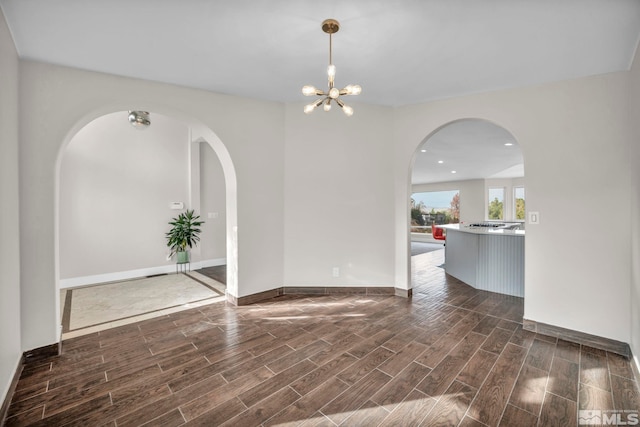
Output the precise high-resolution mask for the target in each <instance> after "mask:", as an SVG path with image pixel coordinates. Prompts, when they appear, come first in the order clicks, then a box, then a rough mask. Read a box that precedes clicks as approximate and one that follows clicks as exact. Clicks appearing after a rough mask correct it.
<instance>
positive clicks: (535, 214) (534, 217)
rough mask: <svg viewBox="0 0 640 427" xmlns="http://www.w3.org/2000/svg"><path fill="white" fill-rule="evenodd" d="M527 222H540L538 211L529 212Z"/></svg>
mask: <svg viewBox="0 0 640 427" xmlns="http://www.w3.org/2000/svg"><path fill="white" fill-rule="evenodd" d="M529 224H540V212H529Z"/></svg>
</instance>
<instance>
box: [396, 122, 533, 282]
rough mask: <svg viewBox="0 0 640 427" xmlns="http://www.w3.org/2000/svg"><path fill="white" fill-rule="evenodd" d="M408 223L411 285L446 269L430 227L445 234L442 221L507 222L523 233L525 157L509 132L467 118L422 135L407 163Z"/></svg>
mask: <svg viewBox="0 0 640 427" xmlns="http://www.w3.org/2000/svg"><path fill="white" fill-rule="evenodd" d="M409 222H410V225H409V227H408V229H409V236H408V240H409V244H411V245H412V256H411V262H410V263H409V265H410V266H411V267H410V268H411V271H410V274H409V277H410V278H411V287H412V288H413V287H416V286H419V285H420V284H423V283H429V282H432V281H433V280H432V279H433V277H434V276H439V277H441V278H444V277H445V276H444V273H445V272H447V273H450V271H447V264H446V259H445V246H444V244H445V243H444V242H445V241H446V240H445V241H442V240H440V239H435V238H434V235H433V229H434V228H437V229H438V230H441V229H442V228H444V230H445V233H446V228H447V227H448V226H447V224H458V225H457V226H454V228H455V227H457V228H459V229H460V230H462V229H463V228H466V227H468V226H469V225H470V224H474V225H475V224H480V225H479V226H478V227H480V228H482V227H483V226H489V225H490V226H492V227H494V226H496V225H497V224H506V225H504V227H506V226H507V225H508V226H509V227H511V228H518V229H520V230H522V234H523V235H524V228H525V183H524V160H523V155H522V151H521V150H520V147H519V145H518V143H517V141H516V139H515V138H514V136H513V135H512V134H511V133H510V132H509V131H508V130H506V129H504V128H503V127H501V126H499V125H497V124H494V123H492V122H490V121H487V120H484V119H471V118H469V119H460V120H456V121H452V122H449V123H446V124H444V125H442V126H440V127H439V128H438V129H436V130H435V131H433V132H432V133H431V134H429V135H428V136H427V137H425V138H424V139H423V140H422V141H421V142H420V144H419V145H418V146H417V147H416V150H415V153H414V156H413V160H412V165H411V216H410V219H409ZM441 226H442V227H441ZM498 227H502V226H498ZM438 244H439V245H441V246H438ZM416 246H423V247H425V248H426V249H425V250H423V251H420V250H419V249H418V250H417V249H416ZM447 249H450V248H447ZM522 263H523V265H524V257H523V259H522ZM522 281H523V282H522V283H524V270H522Z"/></svg>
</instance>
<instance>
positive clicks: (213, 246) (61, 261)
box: [55, 110, 237, 318]
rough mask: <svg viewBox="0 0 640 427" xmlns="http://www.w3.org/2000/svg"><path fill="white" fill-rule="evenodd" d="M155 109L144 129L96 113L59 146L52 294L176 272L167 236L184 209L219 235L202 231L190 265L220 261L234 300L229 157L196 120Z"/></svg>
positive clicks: (118, 114)
mask: <svg viewBox="0 0 640 427" xmlns="http://www.w3.org/2000/svg"><path fill="white" fill-rule="evenodd" d="M151 111H152V112H151V120H152V124H151V126H149V127H148V128H146V129H143V130H141V129H135V128H133V127H132V126H130V124H129V123H128V121H127V115H128V113H127V111H115V112H113V111H112V112H107V113H106V114H105V113H102V114H100V113H95V114H93V115H91V117H87V118H86V119H85V120H83V121H82V122H81V123H78V124H77V126H76V127H75V128H74V130H73V131H70V132H69V134H68V135H69V136H68V138H67V139H66V140H65V141H64V144H63V145H62V147H61V149H60V151H59V153H58V159H57V163H56V222H55V230H56V278H57V280H56V286H57V291H58V292H57V295H60V292H59V291H60V289H61V288H67V287H70V286H71V287H72V286H74V285H75V286H78V285H80V286H82V285H85V284H87V283H91V282H105V281H112V280H118V279H121V278H122V279H126V278H132V277H140V276H149V275H151V276H153V275H154V274H158V273H164V272H170V271H173V270H174V269H175V264H174V262H175V260H169V259H167V248H166V245H165V243H166V242H165V239H164V232H166V231H167V230H166V227H167V223H168V221H169V220H170V219H171V218H172V217H174V216H176V215H177V214H178V213H179V212H181V211H184V210H183V209H196V210H197V211H199V212H200V213H201V214H202V218H203V220H204V221H205V222H208V223H209V224H207V225H209V230H211V229H213V228H217V229H216V230H215V232H213V236H214V239H215V240H216V241H215V242H214V241H211V240H210V239H211V236H207V235H206V234H207V233H206V232H207V231H208V230H207V229H205V227H203V234H202V236H201V237H202V238H203V239H206V240H204V241H201V243H202V244H201V245H199V246H198V247H196V248H195V250H194V253H193V254H192V264H193V265H194V266H196V267H197V266H201V265H204V264H206V263H207V262H209V263H210V261H211V260H212V259H214V260H218V261H223V262H224V261H226V264H227V291H228V293H229V294H230V295H237V236H236V230H237V226H236V224H237V201H236V176H235V170H234V166H233V163H232V162H231V159H230V156H229V153H228V152H227V150H226V148H225V147H224V145H223V144H222V142H221V141H220V139H219V138H218V137H217V136H216V135H215V133H214V132H213V131H212V130H211V129H209V128H208V127H206V126H205V125H203V124H202V123H200V122H198V121H197V120H195V119H192V118H188V117H182V116H180V114H173V113H172V112H163V113H162V114H161V113H154V112H153V110H151ZM71 149H73V150H72V151H73V152H74V156H72V157H73V159H72V160H73V161H70V160H71V159H70V156H69V155H68V154H69V152H70V150H71ZM212 159H214V160H212ZM212 161H214V162H215V163H216V165H215V166H216V167H215V168H213V167H211V165H212V163H211V162H212ZM206 162H208V163H206ZM201 166H202V168H204V169H203V170H202V171H201V170H200V168H201ZM209 169H216V171H212V170H209ZM200 175H202V176H205V175H206V176H207V177H208V178H207V179H208V180H211V179H212V177H215V178H217V180H219V182H210V181H209V182H206V181H202V180H201V179H200ZM70 183H73V185H70ZM66 187H70V188H66ZM69 189H71V190H72V192H71V194H70V192H69V191H68V190H69ZM74 192H75V194H73V193H74ZM212 193H216V194H217V196H213V197H221V198H222V203H218V205H217V206H218V207H216V204H215V203H214V204H212V203H211V200H208V199H211V197H210V196H211V194H212ZM87 199H88V200H87ZM80 205H82V206H80ZM212 206H213V208H212ZM172 207H173V208H176V207H177V209H172ZM202 209H205V211H206V212H203V211H202ZM223 292H224V289H223ZM223 295H224V294H223ZM59 307H60V302H59V301H57V309H58V310H59ZM60 314H61V313H60V312H57V315H58V318H60V317H61V316H60Z"/></svg>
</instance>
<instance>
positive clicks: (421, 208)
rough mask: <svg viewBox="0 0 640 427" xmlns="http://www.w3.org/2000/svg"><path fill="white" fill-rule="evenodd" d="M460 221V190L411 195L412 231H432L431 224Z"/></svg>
mask: <svg viewBox="0 0 640 427" xmlns="http://www.w3.org/2000/svg"><path fill="white" fill-rule="evenodd" d="M459 222H460V191H458V190H448V191H425V192H422V193H413V194H412V195H411V232H412V233H431V225H432V224H433V223H435V224H457V223H459Z"/></svg>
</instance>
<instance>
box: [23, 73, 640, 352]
mask: <svg viewBox="0 0 640 427" xmlns="http://www.w3.org/2000/svg"><path fill="white" fill-rule="evenodd" d="M20 72H21V79H20V90H21V92H20V105H21V107H20V189H21V201H20V209H21V212H22V223H21V229H20V230H21V245H22V250H23V259H22V265H21V276H22V277H21V281H22V292H23V294H25V295H29V298H25V299H23V301H22V326H23V327H22V339H23V344H22V345H23V347H24V348H34V347H39V346H41V345H46V344H50V343H52V342H55V341H56V339H57V336H56V331H55V329H56V328H55V324H56V316H55V308H54V307H55V304H56V301H57V296H56V290H55V277H56V252H55V235H54V234H55V233H54V231H55V221H54V219H53V218H54V217H55V209H54V207H55V180H56V173H55V165H56V158H57V155H58V152H59V150H60V148H61V146H62V145H63V144H64V142H65V141H68V140H69V138H70V135H73V134H74V133H75V131H76V130H77V129H75V127H76V126H78V124H82V125H84V124H85V123H87V122H88V121H90V119H93V118H95V117H98V116H100V115H102V114H105V113H107V112H112V111H120V110H125V109H127V108H131V105H136V106H139V108H140V109H146V110H150V111H157V112H159V113H162V114H166V115H171V114H179V115H182V116H191V117H194V118H195V119H197V120H199V121H200V122H202V123H204V124H205V125H207V126H208V127H209V128H210V129H212V130H213V131H214V132H215V134H216V135H217V136H218V137H219V138H220V140H221V141H223V142H224V144H225V146H226V147H227V148H228V151H229V153H230V156H231V159H233V163H234V166H235V170H236V173H237V196H238V217H237V224H238V228H237V249H238V258H239V264H238V283H239V286H240V287H239V289H238V296H244V295H250V294H254V293H257V292H260V291H263V290H268V289H273V288H275V287H279V286H282V284H283V283H284V284H285V285H287V286H294V285H336V286H338V285H356V284H366V285H383V286H389V285H395V286H397V287H405V288H407V287H408V286H409V282H408V272H409V256H408V254H409V251H408V246H409V242H408V228H409V227H408V218H409V203H408V200H409V196H410V167H411V159H412V157H413V155H414V153H415V149H416V147H417V146H418V144H420V142H421V141H423V140H424V138H425V137H426V136H428V135H429V134H431V133H432V132H433V131H434V130H436V129H438V128H439V127H440V126H442V125H444V124H446V123H449V122H451V121H453V120H458V119H461V118H481V119H486V120H490V121H493V122H494V123H496V124H497V125H499V126H503V127H504V128H506V129H507V130H509V131H510V132H511V133H512V134H513V135H514V136H515V138H516V139H517V140H518V143H519V144H520V146H521V148H522V150H523V155H524V160H525V168H526V171H527V172H526V173H527V178H526V188H527V208H528V209H529V210H536V211H539V212H540V220H541V223H540V224H539V225H537V226H528V227H527V238H526V260H525V262H526V266H527V267H526V277H525V293H526V298H525V317H526V318H527V319H531V320H535V321H538V322H544V323H548V324H552V325H556V326H560V327H565V328H570V329H574V330H578V331H583V332H587V333H591V334H595V335H600V336H603V337H608V338H612V339H617V340H621V341H626V342H628V341H629V338H630V329H631V326H630V325H631V318H630V308H629V305H628V304H626V303H623V301H627V300H628V298H629V283H630V280H631V259H630V257H629V253H630V251H631V238H630V236H629V233H628V226H629V224H630V223H631V218H630V212H631V204H630V202H629V194H630V193H631V186H630V180H631V175H630V171H629V167H628V166H629V163H628V151H629V141H630V139H631V135H630V132H629V126H627V123H626V121H625V119H624V118H625V117H627V114H628V111H627V107H628V94H627V91H628V89H629V88H628V83H629V78H628V74H627V73H615V74H609V75H603V76H597V77H592V78H585V79H577V80H571V81H565V82H560V83H555V84H548V85H543V86H538V87H530V88H522V89H514V90H507V91H499V92H491V93H486V94H478V95H473V96H468V97H462V98H456V99H449V100H443V101H438V102H431V103H428V104H423V105H414V106H408V107H403V108H398V109H395V110H391V109H389V108H384V107H375V106H363V105H356V106H355V109H356V114H355V115H354V116H353V117H352V118H350V119H349V120H347V119H346V118H343V117H341V116H340V114H334V113H339V112H335V111H334V112H331V113H326V114H325V113H324V112H322V111H318V112H316V113H315V114H312V115H309V116H304V115H302V114H300V107H301V105H298V104H295V105H293V104H292V105H286V106H283V105H281V104H277V103H269V102H260V101H254V100H248V99H243V98H238V97H231V96H224V95H218V94H212V93H207V92H203V91H197V90H192V89H185V88H179V87H175V86H170V85H162V84H157V83H152V82H144V81H138V80H132V79H126V78H120V77H115V76H108V75H102V74H97V73H90V72H84V71H79V70H71V69H68V68H64V67H57V66H53V65H46V64H40V63H34V62H29V61H22V62H21V69H20ZM33 117H37V118H38V120H37V121H33V120H31V118H33ZM343 119H344V120H343ZM550 153H553V154H554V155H553V156H551V155H550ZM636 190H637V188H636ZM603 204H604V205H613V204H615V206H617V210H616V215H617V216H616V218H615V220H616V222H617V223H618V224H621V226H620V227H614V228H611V229H610V232H609V233H607V234H606V235H603V236H600V237H599V239H598V247H597V248H596V247H595V246H594V245H593V237H592V234H591V233H590V232H588V231H589V230H592V229H593V227H594V224H600V223H601V221H602V212H601V209H600V208H599V207H600V206H602V205H603ZM227 209H229V207H228V206H227ZM567 215H571V227H567ZM227 219H229V218H227ZM285 222H286V227H285ZM227 232H228V231H227ZM228 235H229V232H228ZM231 237H232V238H233V233H232V234H231ZM603 246H605V247H607V250H605V251H603V250H601V249H600V248H602V247H603ZM25 248H27V249H28V250H27V249H25ZM394 259H395V263H394ZM336 266H337V267H340V269H341V277H339V278H333V277H332V275H331V273H332V268H333V267H336ZM594 308H598V309H597V310H596V309H594ZM613 313H615V314H613Z"/></svg>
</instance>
